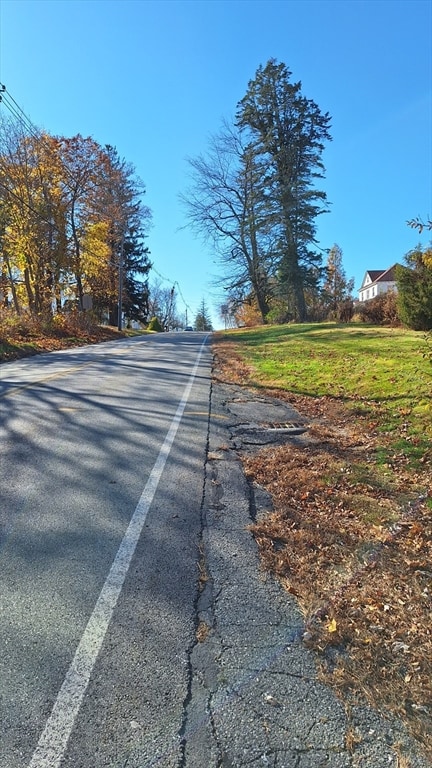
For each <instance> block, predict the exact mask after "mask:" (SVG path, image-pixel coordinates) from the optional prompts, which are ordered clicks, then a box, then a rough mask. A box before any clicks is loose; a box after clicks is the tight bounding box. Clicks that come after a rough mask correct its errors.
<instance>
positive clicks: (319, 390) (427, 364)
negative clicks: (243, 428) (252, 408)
mask: <svg viewBox="0 0 432 768" xmlns="http://www.w3.org/2000/svg"><path fill="white" fill-rule="evenodd" d="M223 337H224V339H226V340H229V339H232V340H233V341H234V342H235V343H236V344H238V345H240V349H239V351H240V354H241V356H242V357H243V358H244V360H245V362H246V363H247V364H248V365H250V366H252V368H253V371H254V373H253V374H252V381H251V382H250V383H253V384H255V385H257V386H261V387H267V386H271V387H277V388H280V389H283V390H287V391H289V392H293V393H294V394H298V395H307V396H311V397H322V396H327V397H331V398H337V399H339V400H342V401H343V402H344V403H345V404H346V405H347V406H348V407H350V408H352V409H353V411H354V412H355V414H356V415H358V416H362V415H363V416H365V417H369V418H371V419H373V418H375V419H377V421H378V424H377V427H376V428H377V429H379V430H380V431H381V432H382V433H383V435H384V434H385V435H386V436H389V435H390V436H392V434H393V433H394V444H392V445H391V450H393V451H399V452H402V453H404V455H405V456H406V458H407V460H408V461H410V462H412V464H413V466H416V465H417V464H418V462H420V461H421V458H422V456H423V455H424V453H425V451H426V450H427V449H428V448H430V446H431V440H432V397H431V391H432V365H431V360H430V358H429V357H427V356H426V357H425V356H424V355H425V352H426V351H427V344H426V339H425V336H424V334H422V333H416V332H414V331H408V330H404V329H400V328H380V327H376V326H363V325H361V326H359V325H338V324H335V323H321V324H299V325H283V326H269V327H266V326H263V327H259V328H253V329H241V330H236V331H226V332H224V333H223ZM387 453H388V452H387V451H385V455H383V461H385V460H386V459H387Z"/></svg>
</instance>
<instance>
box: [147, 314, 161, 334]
mask: <svg viewBox="0 0 432 768" xmlns="http://www.w3.org/2000/svg"><path fill="white" fill-rule="evenodd" d="M148 330H149V331H157V332H158V333H161V331H163V328H162V325H161V323H160V320H159V318H158V317H152V319H151V320H150V322H149V324H148Z"/></svg>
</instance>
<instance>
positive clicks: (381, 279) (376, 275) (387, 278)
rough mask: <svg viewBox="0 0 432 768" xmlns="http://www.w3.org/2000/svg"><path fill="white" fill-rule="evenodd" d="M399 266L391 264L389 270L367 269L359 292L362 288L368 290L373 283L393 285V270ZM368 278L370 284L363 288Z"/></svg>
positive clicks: (394, 277) (394, 278)
mask: <svg viewBox="0 0 432 768" xmlns="http://www.w3.org/2000/svg"><path fill="white" fill-rule="evenodd" d="M397 266H399V265H398V263H397V262H396V264H393V266H392V267H389V269H368V270H367V272H366V274H365V276H364V278H363V282H362V284H361V288H360V290H362V289H363V288H364V287H367V288H370V286H371V285H373V284H374V283H394V282H395V280H396V276H395V268H396V267H397ZM368 276H369V279H370V281H371V282H370V283H368V284H367V286H365V281H366V278H367V277H368Z"/></svg>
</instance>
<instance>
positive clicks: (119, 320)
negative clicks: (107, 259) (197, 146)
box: [117, 232, 124, 331]
mask: <svg viewBox="0 0 432 768" xmlns="http://www.w3.org/2000/svg"><path fill="white" fill-rule="evenodd" d="M123 251H124V232H123V233H122V237H121V243H120V261H119V274H118V310H117V311H118V314H117V328H118V330H119V331H121V330H122V329H123V318H122V315H123Z"/></svg>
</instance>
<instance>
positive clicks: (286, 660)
mask: <svg viewBox="0 0 432 768" xmlns="http://www.w3.org/2000/svg"><path fill="white" fill-rule="evenodd" d="M307 428H308V423H307V420H306V419H304V418H303V417H302V416H301V414H299V413H297V412H296V411H295V410H294V409H292V408H290V407H289V406H288V405H286V404H285V403H282V402H280V401H277V400H272V399H270V398H267V397H263V396H260V395H259V394H256V393H252V392H248V391H246V390H245V389H243V388H241V387H237V386H231V385H225V384H220V383H217V382H214V383H213V385H212V394H211V418H210V433H209V447H208V461H207V466H206V478H205V494H204V505H203V510H202V522H203V525H202V541H201V563H200V569H201V585H202V589H201V591H200V594H199V597H198V601H197V641H196V644H195V646H194V648H193V649H192V652H191V656H190V665H191V670H190V673H191V674H190V691H189V697H188V702H187V704H186V712H185V715H186V716H185V727H184V734H183V736H184V754H183V761H182V765H183V766H184V768H243V766H272V768H321V766H332V768H380V766H387V767H390V768H399V766H402V765H404V766H406V768H408V766H409V768H428V767H429V768H430V765H431V764H430V762H429V761H428V760H427V759H426V758H425V757H424V756H423V755H422V753H421V751H420V749H419V746H418V744H417V743H416V742H414V741H413V740H412V739H411V738H410V737H409V735H408V734H407V733H406V731H405V728H404V726H403V724H402V723H400V722H399V721H397V720H395V719H393V718H392V717H390V716H385V715H384V714H380V713H379V712H376V711H375V710H373V709H371V708H370V707H369V706H366V705H364V706H354V707H353V708H352V709H349V708H347V707H345V706H344V704H343V702H342V701H341V700H340V699H339V698H337V696H336V695H335V693H334V691H333V690H332V689H331V688H330V687H328V686H327V685H325V684H323V682H322V681H320V680H319V677H318V672H317V656H316V655H315V653H314V652H313V651H311V650H310V649H308V648H306V647H305V645H304V643H303V640H302V638H303V633H304V624H303V619H302V615H301V612H300V610H299V608H298V605H297V603H296V601H295V599H294V598H293V597H292V596H291V595H289V594H288V593H286V592H285V591H284V590H283V589H282V587H281V586H280V585H279V584H278V583H277V582H276V581H275V580H274V579H273V578H272V577H271V576H270V575H268V574H267V575H266V574H264V573H263V571H262V570H261V569H260V563H259V556H258V551H257V546H256V544H255V541H254V539H253V537H252V535H251V533H250V530H249V529H248V526H249V525H250V524H251V522H252V521H253V518H254V516H255V514H257V513H258V514H260V513H261V512H263V511H264V510H265V509H269V508H270V506H271V500H270V499H269V497H268V496H267V495H266V494H265V493H263V492H256V490H254V489H253V488H251V487H250V485H249V484H248V482H247V480H246V479H245V477H244V474H243V471H242V466H241V463H240V460H239V458H238V451H239V450H240V449H244V450H256V449H257V448H256V446H258V445H264V444H268V443H269V442H278V443H280V442H281V441H287V440H288V441H289V440H295V441H302V440H307ZM403 760H405V762H403Z"/></svg>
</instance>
